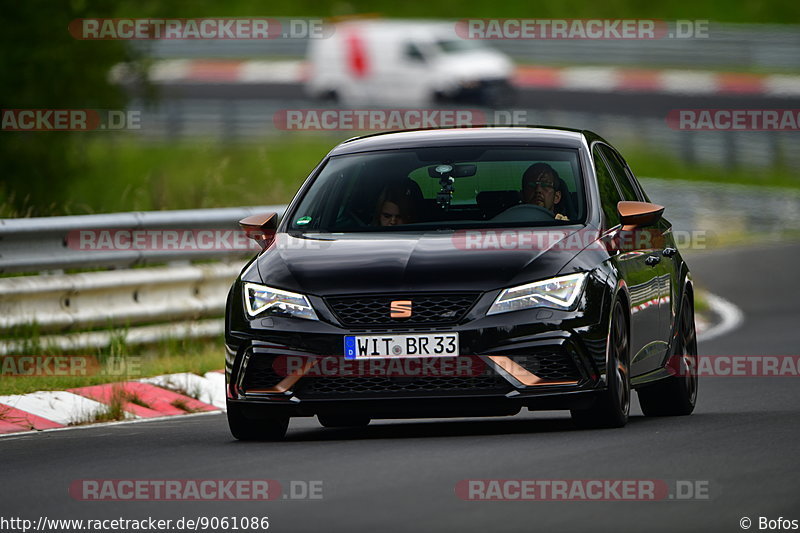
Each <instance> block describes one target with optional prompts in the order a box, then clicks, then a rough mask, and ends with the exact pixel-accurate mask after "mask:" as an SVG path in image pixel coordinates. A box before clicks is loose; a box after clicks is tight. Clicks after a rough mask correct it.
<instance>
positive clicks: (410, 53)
mask: <svg viewBox="0 0 800 533" xmlns="http://www.w3.org/2000/svg"><path fill="white" fill-rule="evenodd" d="M405 54H406V58H408V59H410V60H411V61H420V62H425V55H424V54H423V53H422V50H420V49H419V47H418V46H417V45H416V44H414V43H408V44H407V45H406V49H405Z"/></svg>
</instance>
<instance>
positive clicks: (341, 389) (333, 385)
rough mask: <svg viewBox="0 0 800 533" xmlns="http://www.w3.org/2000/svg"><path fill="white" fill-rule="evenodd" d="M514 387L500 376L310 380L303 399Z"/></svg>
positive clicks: (457, 392) (455, 392)
mask: <svg viewBox="0 0 800 533" xmlns="http://www.w3.org/2000/svg"><path fill="white" fill-rule="evenodd" d="M511 389H512V388H511V385H510V384H509V383H508V382H507V381H506V380H505V379H503V378H502V377H500V376H498V375H497V374H494V373H492V374H487V375H481V376H469V377H421V378H409V377H402V378H397V377H385V376H369V377H323V378H316V377H309V378H304V379H302V380H301V381H300V384H299V388H298V389H297V396H298V397H300V398H345V397H350V398H352V397H356V398H363V397H369V396H384V395H387V394H391V395H392V396H431V395H435V396H447V395H465V394H466V395H469V394H505V393H507V392H509V391H510V390H511Z"/></svg>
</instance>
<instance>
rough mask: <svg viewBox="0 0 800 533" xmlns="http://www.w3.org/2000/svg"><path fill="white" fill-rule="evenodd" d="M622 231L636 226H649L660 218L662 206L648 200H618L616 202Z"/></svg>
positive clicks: (662, 211)
mask: <svg viewBox="0 0 800 533" xmlns="http://www.w3.org/2000/svg"><path fill="white" fill-rule="evenodd" d="M617 213H619V217H620V221H621V222H622V229H623V231H629V230H632V229H633V228H635V227H637V226H651V225H653V224H655V223H656V222H658V221H659V220H660V219H661V215H662V214H664V206H663V205H658V204H651V203H648V202H619V203H618V204H617Z"/></svg>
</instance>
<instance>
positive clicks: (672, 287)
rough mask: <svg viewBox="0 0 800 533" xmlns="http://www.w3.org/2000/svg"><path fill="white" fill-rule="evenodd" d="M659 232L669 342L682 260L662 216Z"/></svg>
mask: <svg viewBox="0 0 800 533" xmlns="http://www.w3.org/2000/svg"><path fill="white" fill-rule="evenodd" d="M615 154H616V156H617V157H618V158H619V160H620V161H621V162H622V164H623V165H624V167H625V174H626V176H627V177H628V180H629V181H630V183H631V184H632V185H633V187H634V188H635V189H636V191H637V193H638V195H639V197H640V198H641V199H642V200H643V201H645V202H649V201H650V199H649V198H648V197H647V194H646V193H645V191H644V189H643V188H642V186H641V185H640V184H639V181H638V180H637V179H636V176H635V175H634V173H633V171H632V170H631V168H630V166H629V165H628V163H627V162H625V159H624V158H623V157H622V156H621V155H620V154H619V152H615ZM658 231H659V235H660V236H661V239H662V240H661V243H660V245H661V256H662V259H661V264H660V268H661V278H660V279H661V301H660V302H659V307H660V316H661V319H662V326H663V333H662V334H663V336H664V339H665V340H666V341H667V342H669V340H670V336H671V335H672V326H673V324H674V323H675V318H676V315H677V313H678V308H679V307H680V304H681V302H680V296H681V285H680V274H681V265H680V263H681V261H682V259H681V257H680V254H679V253H678V246H677V243H676V242H675V235H674V234H673V230H672V223H671V222H670V221H669V220H668V219H666V218H665V217H663V216H662V217H661V220H659V221H658Z"/></svg>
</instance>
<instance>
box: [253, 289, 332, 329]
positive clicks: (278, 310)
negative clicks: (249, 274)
mask: <svg viewBox="0 0 800 533" xmlns="http://www.w3.org/2000/svg"><path fill="white" fill-rule="evenodd" d="M244 305H245V309H247V314H248V315H250V316H251V317H254V316H257V315H260V314H261V313H264V312H268V314H273V315H285V316H293V317H296V318H307V319H308V320H318V318H317V313H315V312H314V308H313V307H311V303H309V301H308V298H306V297H305V296H303V295H302V294H297V293H296V292H288V291H282V290H280V289H273V288H272V287H267V286H266V285H259V284H258V283H245V284H244Z"/></svg>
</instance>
